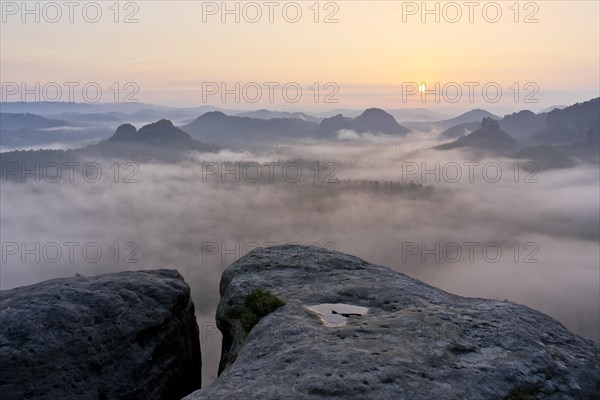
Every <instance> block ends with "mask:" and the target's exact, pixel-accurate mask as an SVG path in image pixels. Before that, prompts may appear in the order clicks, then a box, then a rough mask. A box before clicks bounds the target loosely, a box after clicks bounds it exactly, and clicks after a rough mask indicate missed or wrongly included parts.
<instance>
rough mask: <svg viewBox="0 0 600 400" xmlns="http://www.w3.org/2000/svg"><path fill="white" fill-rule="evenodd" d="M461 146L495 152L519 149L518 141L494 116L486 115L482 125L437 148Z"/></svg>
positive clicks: (446, 148) (444, 148) (445, 148)
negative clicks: (503, 128) (505, 130)
mask: <svg viewBox="0 0 600 400" xmlns="http://www.w3.org/2000/svg"><path fill="white" fill-rule="evenodd" d="M459 147H469V148H475V149H480V150H486V151H491V152H495V153H506V152H509V151H515V150H516V149H517V147H518V146H517V141H516V140H515V139H514V138H513V137H511V136H510V135H508V134H507V133H506V132H504V131H503V130H501V129H500V124H499V123H498V121H496V120H495V119H493V118H489V117H486V118H484V119H483V120H482V122H481V127H480V128H478V129H477V130H475V131H473V132H472V133H470V134H468V135H466V136H463V137H461V138H459V139H457V140H455V141H454V142H451V143H445V144H442V145H440V146H437V147H436V148H437V149H439V150H449V149H455V148H459Z"/></svg>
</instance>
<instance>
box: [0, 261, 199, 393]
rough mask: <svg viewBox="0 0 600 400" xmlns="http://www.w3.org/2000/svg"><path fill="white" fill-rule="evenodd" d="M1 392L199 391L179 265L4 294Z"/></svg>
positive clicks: (189, 305) (194, 328)
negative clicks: (175, 269) (178, 269)
mask: <svg viewBox="0 0 600 400" xmlns="http://www.w3.org/2000/svg"><path fill="white" fill-rule="evenodd" d="M0 299H1V303H0V304H1V305H0V363H1V368H2V370H1V373H0V398H1V399H3V400H11V399H41V398H43V399H61V400H68V399H94V400H98V399H179V398H181V397H182V396H185V395H186V394H188V393H191V392H192V391H194V390H196V389H199V388H200V383H201V382H200V380H201V356H200V343H199V335H198V325H197V324H196V318H195V316H194V304H193V302H192V300H191V298H190V288H189V286H188V285H187V284H186V283H185V282H184V280H183V277H182V276H181V275H180V274H179V273H178V272H177V271H174V270H155V271H139V272H121V273H115V274H107V275H100V276H95V277H83V276H76V277H73V278H64V279H53V280H49V281H45V282H41V283H37V284H34V285H31V286H25V287H18V288H14V289H11V290H5V291H2V292H0Z"/></svg>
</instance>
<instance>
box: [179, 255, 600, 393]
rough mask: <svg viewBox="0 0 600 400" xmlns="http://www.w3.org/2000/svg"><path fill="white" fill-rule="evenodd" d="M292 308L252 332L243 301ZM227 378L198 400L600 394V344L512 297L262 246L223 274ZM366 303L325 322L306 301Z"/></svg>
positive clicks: (220, 315) (220, 314) (342, 258)
mask: <svg viewBox="0 0 600 400" xmlns="http://www.w3.org/2000/svg"><path fill="white" fill-rule="evenodd" d="M256 289H261V290H264V291H268V292H270V293H272V294H274V295H275V296H277V297H278V298H280V299H282V300H283V301H285V305H284V306H282V307H279V308H277V309H276V310H275V311H273V312H272V313H270V314H268V315H266V316H264V317H263V318H262V319H260V320H259V321H258V323H257V324H256V325H254V326H253V327H252V329H251V330H250V332H249V333H247V332H246V330H245V329H244V327H243V325H242V324H241V321H240V320H241V316H242V315H244V310H245V305H244V302H245V300H244V299H245V297H246V296H247V294H248V293H250V292H251V291H253V290H256ZM220 292H221V302H220V304H219V307H218V311H217V324H218V327H219V329H220V330H221V331H222V333H223V335H224V337H223V353H222V360H221V368H220V369H221V370H222V373H221V375H220V377H219V378H218V379H217V380H216V381H215V382H214V383H213V384H212V385H211V386H210V387H209V388H206V389H202V390H199V391H196V392H194V393H192V394H191V395H189V396H187V397H185V399H186V400H199V399H211V400H213V399H306V398H311V399H325V398H328V399H331V398H336V399H357V400H358V399H360V400H363V399H394V400H402V399H446V400H451V399H470V400H476V399H482V400H484V399H485V400H489V399H508V398H510V399H557V400H558V399H561V400H564V399H591V398H596V397H595V396H597V395H598V394H599V393H600V379H599V378H600V346H599V345H598V344H597V343H594V342H592V341H590V340H587V339H584V338H581V337H579V336H577V335H575V334H573V333H571V332H570V331H568V330H567V329H566V328H565V327H564V326H562V325H561V324H560V323H559V322H558V321H556V320H554V319H552V318H551V317H549V316H547V315H545V314H542V313H541V312H538V311H535V310H532V309H530V308H528V307H525V306H522V305H518V304H514V303H511V302H508V301H499V300H487V299H479V298H465V297H461V296H456V295H453V294H449V293H446V292H444V291H442V290H440V289H437V288H434V287H431V286H429V285H427V284H425V283H423V282H420V281H418V280H415V279H412V278H410V277H408V276H406V275H404V274H401V273H398V272H395V271H393V270H391V269H388V268H386V267H382V266H378V265H373V264H370V263H367V262H365V261H363V260H361V259H359V258H357V257H353V256H350V255H346V254H342V253H339V252H334V251H326V250H323V249H317V248H312V247H303V246H294V245H287V246H276V247H271V248H259V249H256V250H254V251H252V252H251V253H249V254H247V255H246V256H244V257H242V258H241V259H239V260H238V261H236V262H235V263H233V264H232V265H231V266H230V267H229V268H227V270H225V271H224V273H223V276H222V279H221V286H220ZM329 303H331V304H337V303H342V304H347V305H354V306H361V307H366V308H367V312H366V313H362V314H361V315H352V314H349V315H348V318H347V322H346V323H345V324H344V325H341V326H326V325H325V324H324V323H323V322H322V319H321V316H320V315H318V314H317V313H315V312H313V311H311V310H309V309H307V308H306V307H307V306H314V305H319V304H329Z"/></svg>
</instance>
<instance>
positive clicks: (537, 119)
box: [440, 110, 547, 139]
mask: <svg viewBox="0 0 600 400" xmlns="http://www.w3.org/2000/svg"><path fill="white" fill-rule="evenodd" d="M463 115H464V114H463ZM546 115H547V114H535V113H533V112H531V111H529V110H523V111H519V112H515V113H512V114H508V115H505V116H504V117H503V118H502V119H498V122H499V123H500V129H502V130H503V131H504V132H506V133H508V134H509V135H511V136H512V137H514V138H517V139H527V138H529V137H530V136H531V135H533V134H534V133H535V132H536V131H538V130H540V129H541V128H542V127H543V126H544V123H545V121H546ZM479 125H480V123H479V122H464V123H462V124H458V125H456V126H452V127H451V128H448V129H446V130H445V131H443V132H442V133H441V134H440V138H442V139H453V138H459V137H461V136H464V135H466V134H469V133H471V132H472V131H474V130H475V129H477V128H479Z"/></svg>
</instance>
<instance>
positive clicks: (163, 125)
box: [80, 119, 219, 160]
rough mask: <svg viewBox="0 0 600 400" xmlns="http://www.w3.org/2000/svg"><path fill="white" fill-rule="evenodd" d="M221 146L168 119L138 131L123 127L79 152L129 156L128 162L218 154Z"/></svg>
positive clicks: (128, 125) (131, 127)
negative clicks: (186, 154) (199, 138)
mask: <svg viewBox="0 0 600 400" xmlns="http://www.w3.org/2000/svg"><path fill="white" fill-rule="evenodd" d="M218 150H219V147H218V146H215V145H212V144H207V143H203V142H199V141H197V140H194V139H192V137H191V136H190V135H188V134H187V133H186V132H184V131H183V130H181V129H180V128H177V127H176V126H174V125H173V123H172V122H171V121H169V120H166V119H162V120H160V121H157V122H154V123H151V124H148V125H145V126H143V127H142V128H140V130H139V131H138V130H136V129H135V127H134V126H133V125H130V124H124V125H121V126H119V128H117V130H116V132H115V133H114V134H113V135H112V136H111V137H110V138H109V139H107V140H104V141H102V142H100V143H97V144H94V145H90V146H87V147H85V148H83V149H81V150H80V151H81V152H82V153H83V154H86V155H98V156H103V157H117V158H121V157H127V158H129V159H136V160H137V159H153V158H155V159H159V160H162V159H165V158H166V159H172V157H173V156H174V157H177V156H179V155H180V153H181V152H186V151H199V152H215V151H218Z"/></svg>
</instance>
